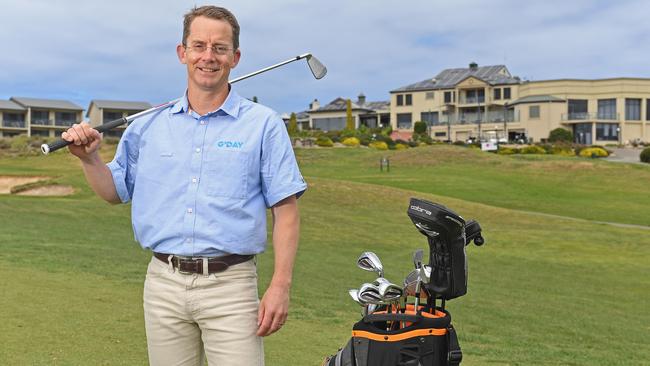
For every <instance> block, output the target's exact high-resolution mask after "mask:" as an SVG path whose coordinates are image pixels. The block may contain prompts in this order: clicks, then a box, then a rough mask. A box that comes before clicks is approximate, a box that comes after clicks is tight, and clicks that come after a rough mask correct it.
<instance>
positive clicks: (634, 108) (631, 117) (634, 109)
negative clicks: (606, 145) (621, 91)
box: [625, 98, 641, 121]
mask: <svg viewBox="0 0 650 366" xmlns="http://www.w3.org/2000/svg"><path fill="white" fill-rule="evenodd" d="M625 119H626V120H628V121H640V120H641V99H631V98H627V99H625Z"/></svg>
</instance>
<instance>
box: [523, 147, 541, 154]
mask: <svg viewBox="0 0 650 366" xmlns="http://www.w3.org/2000/svg"><path fill="white" fill-rule="evenodd" d="M521 153H522V154H546V150H544V148H543V147H539V146H537V145H530V146H526V147H524V148H522V149H521Z"/></svg>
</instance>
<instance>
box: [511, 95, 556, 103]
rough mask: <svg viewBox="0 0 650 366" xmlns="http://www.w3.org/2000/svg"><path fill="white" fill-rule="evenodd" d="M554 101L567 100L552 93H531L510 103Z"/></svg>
mask: <svg viewBox="0 0 650 366" xmlns="http://www.w3.org/2000/svg"><path fill="white" fill-rule="evenodd" d="M553 102H566V100H564V99H562V98H558V97H554V96H552V95H529V96H527V97H523V98H519V99H517V100H515V101H513V102H512V103H508V104H509V105H514V104H522V103H553Z"/></svg>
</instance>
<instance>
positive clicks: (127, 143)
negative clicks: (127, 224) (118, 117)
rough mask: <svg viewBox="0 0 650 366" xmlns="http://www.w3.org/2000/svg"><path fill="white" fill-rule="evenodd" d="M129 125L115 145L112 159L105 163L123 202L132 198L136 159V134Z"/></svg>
mask: <svg viewBox="0 0 650 366" xmlns="http://www.w3.org/2000/svg"><path fill="white" fill-rule="evenodd" d="M131 127H132V126H129V127H128V128H127V129H126V131H125V132H124V135H123V136H122V139H120V143H119V144H118V145H117V150H116V151H115V157H114V158H113V161H111V162H110V163H108V164H106V166H107V167H108V169H109V170H110V171H111V175H112V176H113V184H114V185H115V190H116V191H117V195H118V196H119V197H120V200H121V201H122V202H123V203H127V202H129V201H131V199H132V198H133V187H134V176H135V171H136V167H137V161H138V148H137V142H138V138H137V135H135V134H133V133H132V129H131Z"/></svg>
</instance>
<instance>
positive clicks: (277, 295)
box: [257, 284, 289, 337]
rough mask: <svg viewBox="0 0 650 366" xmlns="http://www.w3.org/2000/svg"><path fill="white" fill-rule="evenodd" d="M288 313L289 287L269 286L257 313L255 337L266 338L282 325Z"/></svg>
mask: <svg viewBox="0 0 650 366" xmlns="http://www.w3.org/2000/svg"><path fill="white" fill-rule="evenodd" d="M288 311H289V287H288V286H287V287H285V286H281V285H273V284H271V285H270V286H269V288H268V289H267V290H266V292H265V293H264V296H263V297H262V301H260V308H259V310H258V312H257V335H258V336H260V337H266V336H268V335H271V334H273V333H275V332H277V331H278V330H280V328H282V326H283V325H284V322H285V321H286V320H287V313H288Z"/></svg>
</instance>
